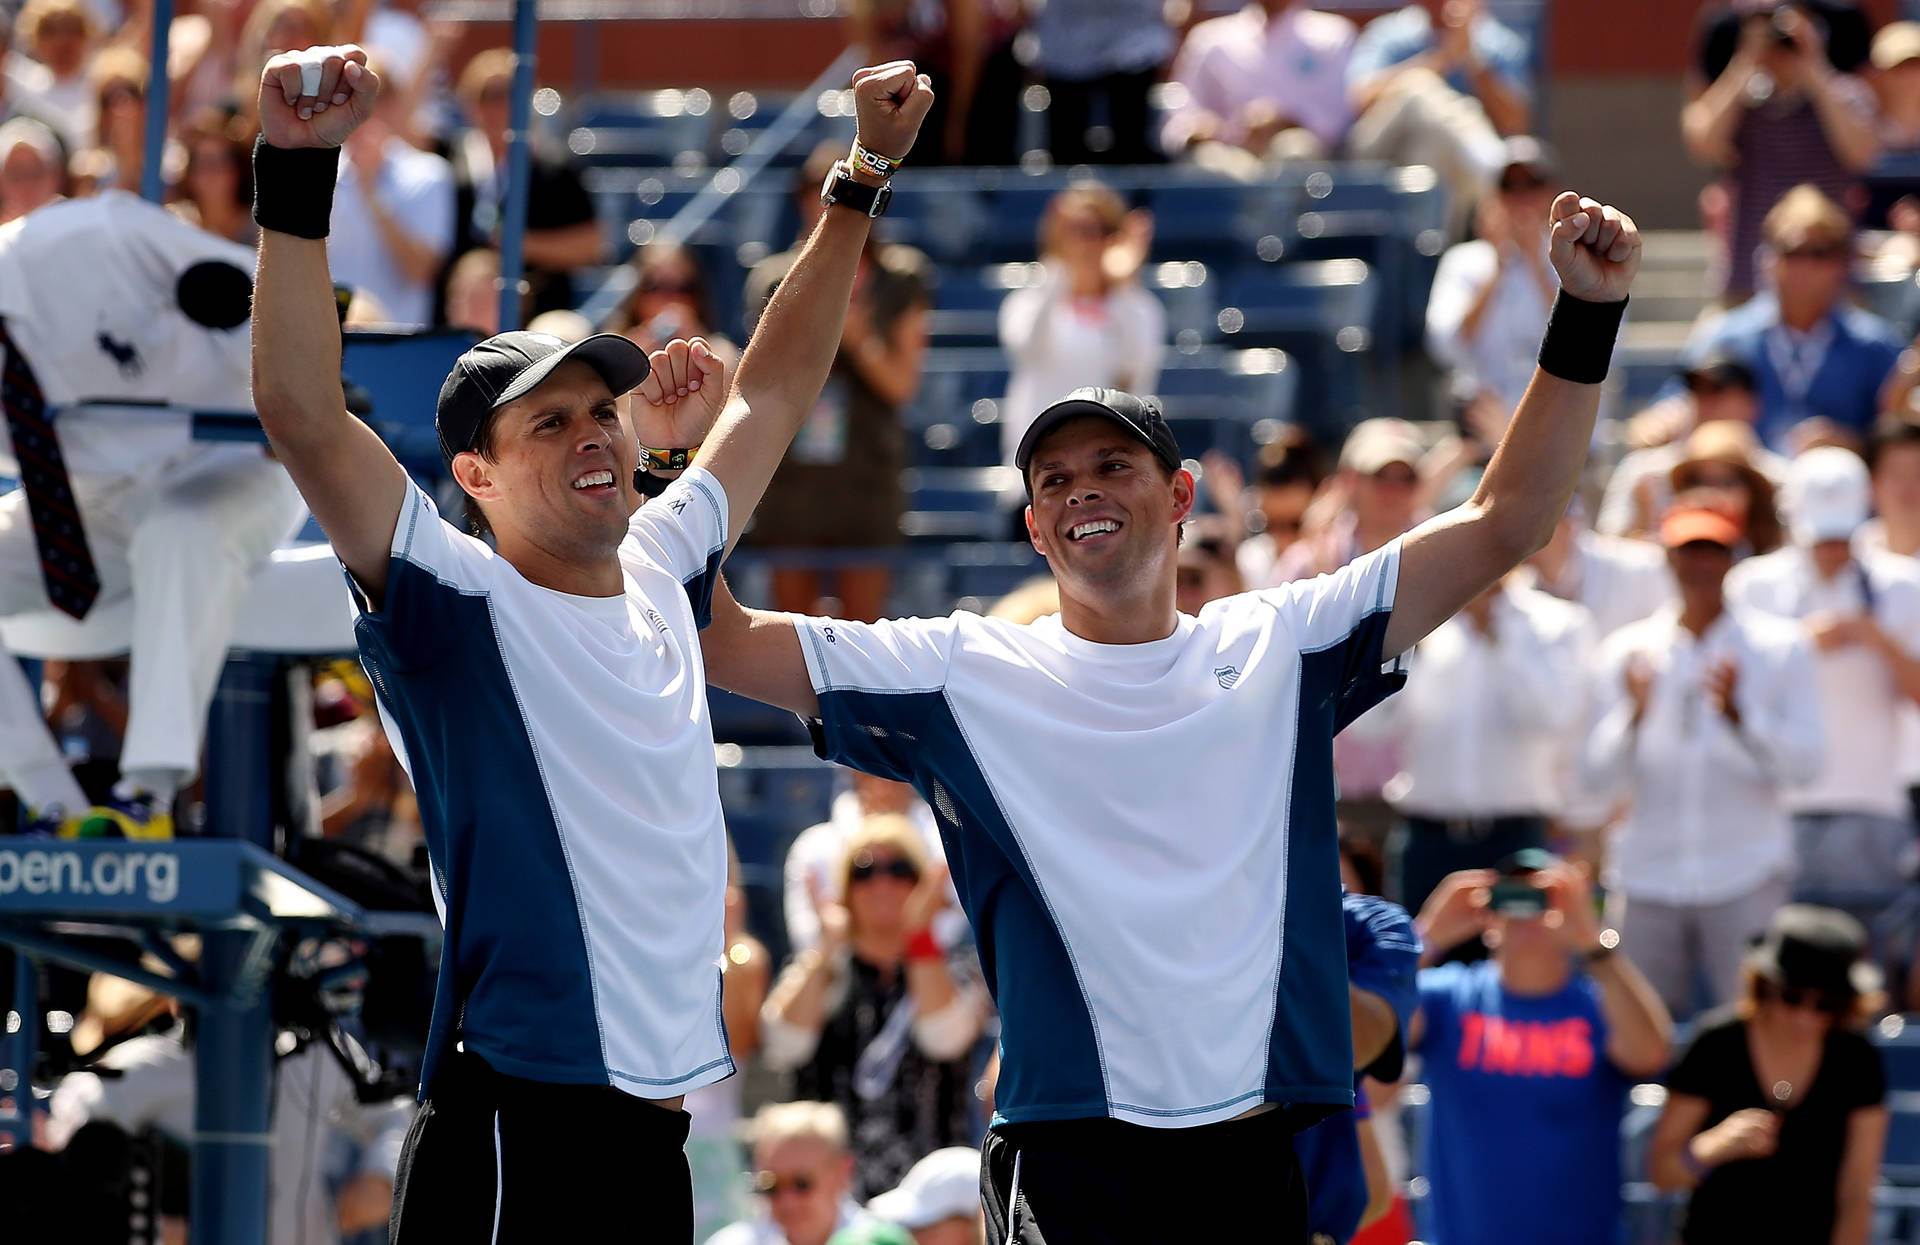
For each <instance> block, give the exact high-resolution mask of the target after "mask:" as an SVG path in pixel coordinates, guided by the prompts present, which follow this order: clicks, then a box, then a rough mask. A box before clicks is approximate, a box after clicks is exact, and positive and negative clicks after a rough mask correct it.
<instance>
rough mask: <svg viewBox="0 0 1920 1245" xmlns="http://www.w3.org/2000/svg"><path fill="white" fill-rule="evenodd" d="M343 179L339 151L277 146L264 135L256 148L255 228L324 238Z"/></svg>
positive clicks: (331, 148) (254, 158) (254, 174)
mask: <svg viewBox="0 0 1920 1245" xmlns="http://www.w3.org/2000/svg"><path fill="white" fill-rule="evenodd" d="M339 177H340V149H339V148H338V147H292V148H289V147H275V146H274V145H273V144H272V143H269V142H268V141H267V140H266V136H265V135H262V136H261V137H259V138H257V139H255V140H254V144H253V223H254V224H256V225H258V226H260V228H262V229H271V230H273V232H275V233H285V234H292V235H293V236H294V237H296V238H311V239H313V240H315V241H319V240H321V239H324V238H325V237H326V236H327V229H328V227H329V224H330V222H331V221H332V219H333V187H334V183H335V182H336V181H338V180H339Z"/></svg>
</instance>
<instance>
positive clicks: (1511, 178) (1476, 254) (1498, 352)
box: [1427, 136, 1564, 442]
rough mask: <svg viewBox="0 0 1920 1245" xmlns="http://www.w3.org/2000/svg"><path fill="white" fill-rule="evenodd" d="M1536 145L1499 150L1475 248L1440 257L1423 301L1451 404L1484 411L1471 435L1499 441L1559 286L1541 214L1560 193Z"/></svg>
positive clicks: (1463, 246)
mask: <svg viewBox="0 0 1920 1245" xmlns="http://www.w3.org/2000/svg"><path fill="white" fill-rule="evenodd" d="M1563 184H1564V183H1563V181H1562V179H1561V176H1560V171H1559V168H1558V164H1557V161H1556V160H1555V159H1554V157H1553V155H1552V153H1551V152H1549V151H1548V150H1547V149H1546V147H1544V146H1543V145H1542V144H1541V143H1540V141H1539V140H1538V139H1534V138H1528V137H1525V136H1521V137H1517V138H1510V139H1508V140H1507V143H1506V165H1505V167H1504V168H1503V169H1501V171H1500V181H1499V184H1498V186H1497V187H1496V192H1495V193H1494V194H1491V195H1488V196H1487V197H1486V198H1484V199H1482V200H1481V201H1480V207H1479V210H1478V224H1477V230H1478V232H1479V234H1480V237H1479V238H1478V239H1477V240H1476V241H1472V242H1461V243H1459V244H1457V245H1455V246H1452V247H1450V248H1448V250H1447V252H1446V254H1445V255H1442V256H1441V257H1440V267H1439V269H1438V270H1437V271H1436V272H1435V273H1434V277H1433V291H1432V293H1431V294H1430V295H1429V296H1428V298H1427V351H1428V353H1429V354H1431V355H1432V356H1433V358H1434V361H1435V362H1437V363H1439V364H1440V365H1441V366H1442V367H1444V368H1446V369H1447V370H1448V371H1449V372H1450V373H1451V376H1450V377H1449V383H1448V389H1449V391H1450V392H1451V394H1452V396H1453V399H1454V401H1455V402H1457V403H1465V404H1478V405H1481V406H1484V407H1486V408H1488V409H1487V410H1486V411H1485V412H1484V413H1483V414H1482V415H1481V416H1480V418H1478V419H1477V420H1474V421H1472V422H1471V423H1470V424H1469V427H1470V429H1471V430H1472V431H1473V432H1474V433H1476V435H1479V436H1480V438H1481V439H1482V440H1483V441H1488V442H1497V440H1498V437H1499V433H1500V432H1501V431H1503V430H1504V429H1505V428H1506V426H1507V421H1508V420H1509V419H1510V418H1512V415H1513V411H1514V408H1515V407H1517V406H1519V405H1520V397H1521V395H1522V394H1524V393H1526V391H1527V385H1528V383H1529V382H1531V381H1532V379H1533V371H1534V363H1535V359H1536V357H1537V356H1538V355H1539V353H1540V326H1541V325H1542V324H1544V323H1546V319H1547V312H1548V311H1549V310H1551V309H1552V306H1553V296H1554V295H1555V294H1557V293H1559V290H1560V280H1559V278H1558V277H1556V276H1554V273H1553V265H1551V264H1549V263H1548V262H1547V214H1548V211H1549V210H1550V209H1551V208H1552V206H1553V200H1554V196H1555V195H1557V194H1558V193H1559V192H1560V189H1561V187H1562V185H1563Z"/></svg>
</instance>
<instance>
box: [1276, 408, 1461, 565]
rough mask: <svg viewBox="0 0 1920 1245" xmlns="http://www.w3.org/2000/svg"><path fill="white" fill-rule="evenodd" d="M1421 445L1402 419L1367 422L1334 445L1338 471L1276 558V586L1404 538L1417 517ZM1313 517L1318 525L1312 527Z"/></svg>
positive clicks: (1422, 446) (1355, 427)
mask: <svg viewBox="0 0 1920 1245" xmlns="http://www.w3.org/2000/svg"><path fill="white" fill-rule="evenodd" d="M1425 456H1426V447H1425V446H1424V445H1422V444H1421V442H1420V435H1419V433H1418V431H1416V430H1415V428H1414V426H1413V425H1412V424H1409V423H1408V422H1407V421H1405V420H1404V419H1384V418H1382V419H1367V420H1362V421H1361V422H1360V423H1358V424H1356V425H1354V428H1353V431H1351V432H1349V433H1348V434H1347V439H1346V440H1345V441H1344V442H1343V443H1342V444H1341V446H1340V468H1339V471H1338V473H1337V474H1336V475H1335V476H1334V479H1333V481H1332V483H1331V485H1330V486H1329V487H1328V488H1327V489H1325V490H1323V491H1322V496H1321V497H1320V498H1318V499H1317V500H1316V501H1315V503H1314V507H1313V508H1314V509H1315V510H1317V511H1319V512H1320V514H1319V515H1311V514H1310V515H1309V516H1308V525H1309V529H1310V530H1308V531H1306V532H1304V533H1303V534H1302V535H1301V537H1300V539H1299V540H1297V541H1295V542H1294V543H1293V544H1292V545H1291V546H1289V547H1288V549H1287V551H1286V552H1285V553H1283V554H1281V555H1280V559H1279V561H1278V562H1277V563H1276V564H1275V565H1274V578H1275V579H1276V580H1278V581H1279V582H1281V583H1287V582H1290V581H1292V580H1295V579H1309V578H1311V577H1313V576H1315V575H1325V574H1330V573H1331V572H1333V571H1337V570H1339V569H1340V568H1341V567H1343V566H1345V565H1346V564H1347V563H1349V562H1351V561H1353V560H1354V559H1355V558H1357V557H1359V556H1360V555H1361V554H1363V553H1371V552H1373V551H1374V550H1375V549H1378V548H1380V546H1382V545H1384V544H1386V543H1387V542H1388V541H1390V540H1392V539H1393V538H1394V537H1396V536H1401V535H1404V534H1405V533H1406V532H1408V531H1410V530H1411V529H1412V528H1413V525H1414V524H1415V523H1418V522H1419V521H1420V519H1421V517H1422V516H1421V514H1420V510H1419V498H1420V460H1421V459H1422V458H1424V457H1425ZM1316 518H1318V519H1319V520H1320V521H1319V522H1318V523H1315V522H1314V520H1315V519H1316Z"/></svg>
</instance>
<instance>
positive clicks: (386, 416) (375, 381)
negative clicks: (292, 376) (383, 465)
mask: <svg viewBox="0 0 1920 1245" xmlns="http://www.w3.org/2000/svg"><path fill="white" fill-rule="evenodd" d="M478 340H479V337H478V336H477V335H476V334H474V333H472V332H470V331H468V330H466V329H439V330H432V331H428V332H423V333H360V332H351V333H347V334H345V336H344V346H343V350H342V358H341V371H342V372H343V373H345V375H346V376H347V378H348V379H350V380H352V381H353V382H354V383H355V384H357V385H359V386H360V387H361V388H363V389H365V390H366V391H367V393H368V395H369V396H370V397H371V398H372V399H373V415H372V418H370V419H369V420H368V421H367V422H368V423H369V424H371V425H372V427H373V430H374V431H375V432H378V433H379V434H380V438H381V440H383V441H385V442H386V443H387V446H388V448H389V449H391V450H392V451H393V454H394V457H396V458H398V459H399V460H400V463H401V465H402V466H404V467H405V468H406V469H407V470H408V471H410V472H412V473H413V474H414V475H415V476H417V477H420V478H422V479H427V480H435V479H438V478H439V477H441V476H442V475H444V474H445V473H446V467H445V464H444V463H442V462H441V459H440V437H439V434H438V433H436V432H435V431H434V426H433V418H434V410H435V408H436V407H437V406H438V405H439V401H440V386H441V384H442V383H444V382H445V380H446V378H447V373H448V372H451V371H452V370H453V363H454V360H455V359H457V358H459V357H460V354H461V352H463V351H464V350H466V349H467V348H468V347H469V346H471V345H473V344H474V343H475V342H476V341H478Z"/></svg>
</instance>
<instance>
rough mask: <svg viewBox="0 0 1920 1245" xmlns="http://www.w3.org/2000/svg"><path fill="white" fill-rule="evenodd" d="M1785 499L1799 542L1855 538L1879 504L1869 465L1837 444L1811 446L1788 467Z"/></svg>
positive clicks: (1805, 543)
mask: <svg viewBox="0 0 1920 1245" xmlns="http://www.w3.org/2000/svg"><path fill="white" fill-rule="evenodd" d="M1784 500H1785V501H1786V504H1787V519H1788V522H1789V524H1790V526H1791V529H1792V532H1793V539H1794V543H1796V544H1801V545H1817V544H1819V543H1820V542H1822V541H1828V540H1848V539H1851V538H1852V536H1853V533H1854V530H1855V529H1856V528H1858V527H1859V526H1860V525H1861V524H1862V523H1865V522H1866V521H1867V516H1868V514H1869V513H1870V512H1871V510H1872V506H1873V486H1872V483H1871V481H1870V480H1869V479H1868V478H1867V464H1866V463H1865V462H1863V461H1862V460H1861V458H1860V456H1859V455H1858V454H1856V453H1854V452H1853V451H1852V450H1843V449H1841V448H1840V447H1839V446H1835V445H1823V446H1820V447H1818V448H1816V449H1811V450H1808V451H1807V452H1806V453H1804V454H1802V455H1800V457H1798V458H1796V459H1794V460H1793V462H1792V463H1791V464H1790V465H1789V466H1788V467H1787V488H1786V495H1785V498H1784Z"/></svg>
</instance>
